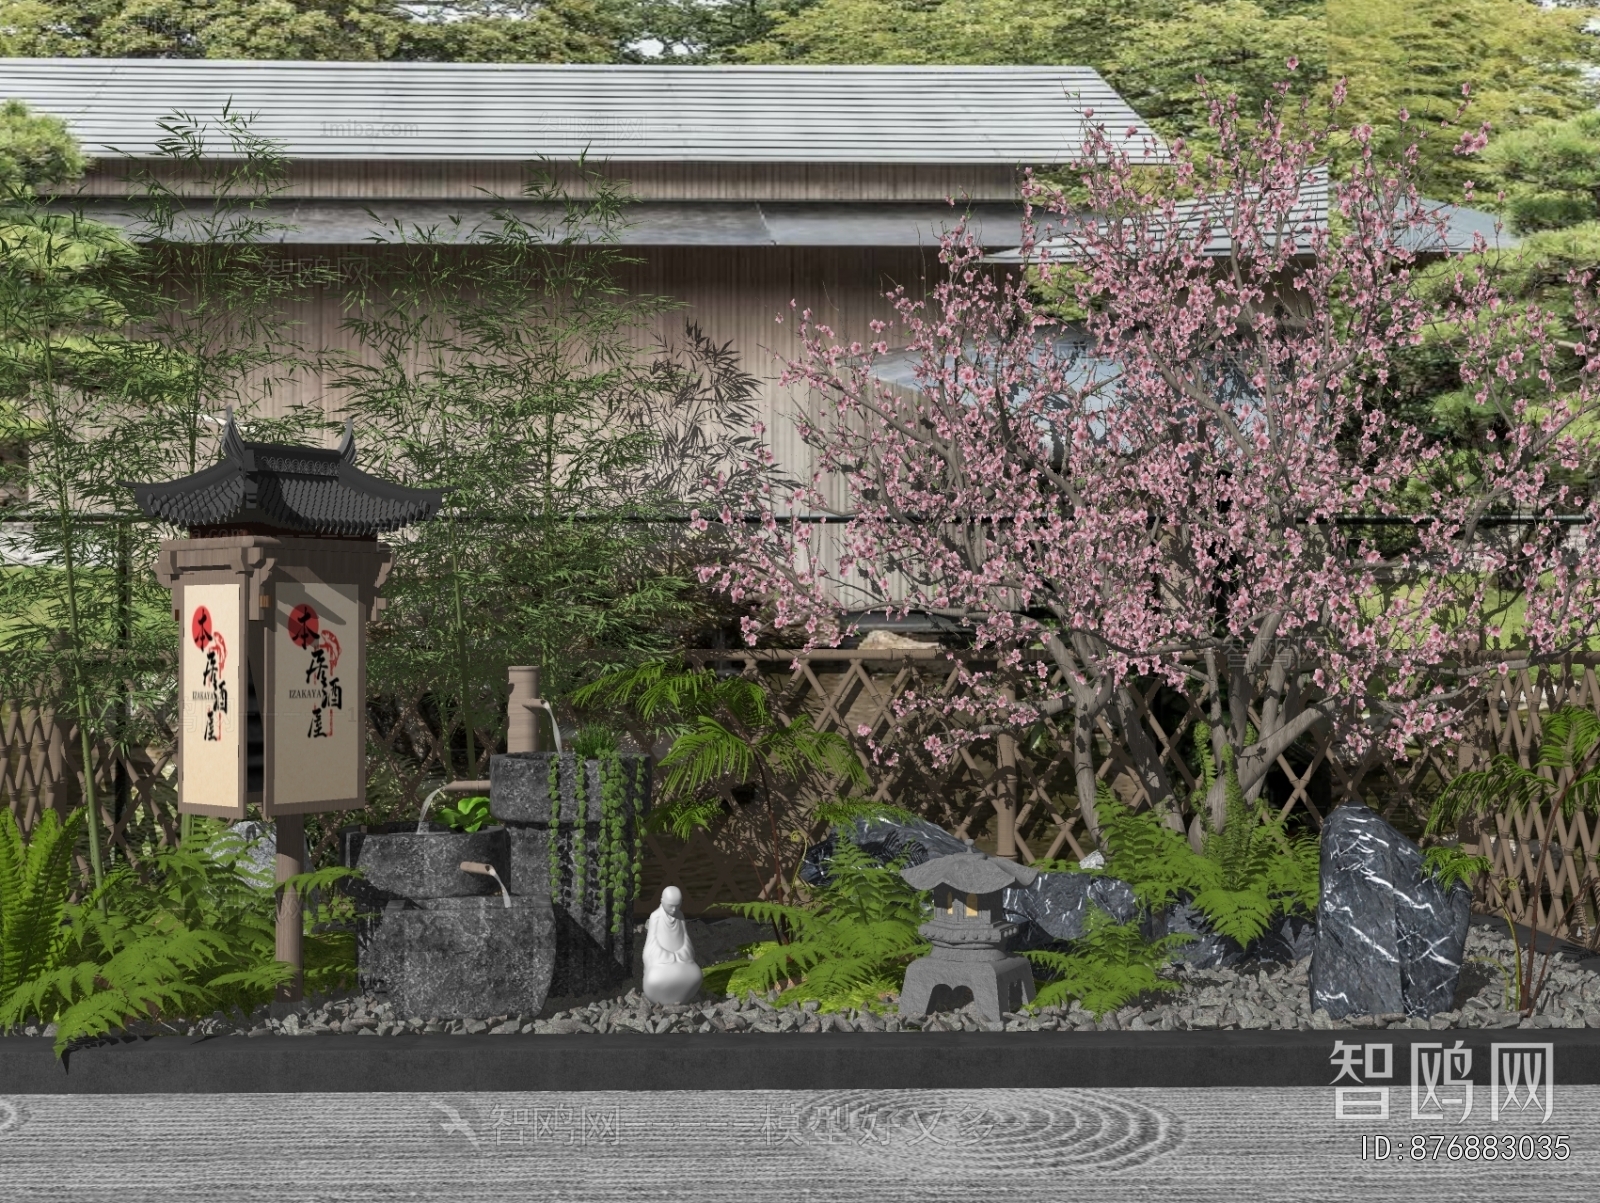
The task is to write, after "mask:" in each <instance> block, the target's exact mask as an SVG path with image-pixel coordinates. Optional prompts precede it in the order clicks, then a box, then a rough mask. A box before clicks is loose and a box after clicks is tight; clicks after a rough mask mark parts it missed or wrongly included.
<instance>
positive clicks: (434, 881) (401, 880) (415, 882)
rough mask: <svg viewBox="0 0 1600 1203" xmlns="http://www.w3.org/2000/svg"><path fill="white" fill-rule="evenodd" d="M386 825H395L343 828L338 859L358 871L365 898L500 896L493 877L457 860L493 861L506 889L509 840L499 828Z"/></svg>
mask: <svg viewBox="0 0 1600 1203" xmlns="http://www.w3.org/2000/svg"><path fill="white" fill-rule="evenodd" d="M391 826H394V827H399V828H400V829H399V830H381V829H380V830H379V831H376V832H371V831H347V832H346V833H345V845H344V863H345V864H346V865H348V866H349V867H350V868H352V869H360V870H361V873H362V886H361V889H362V892H363V893H365V894H366V895H367V896H368V899H369V900H370V901H371V902H373V903H382V902H388V901H391V900H393V899H397V898H405V899H420V898H477V897H494V898H499V897H500V886H499V885H498V884H497V883H496V882H495V880H494V878H492V877H486V876H484V875H482V874H479V873H467V872H464V871H463V870H462V868H461V862H462V861H477V862H479V863H486V864H490V865H493V866H494V868H495V871H496V872H497V873H499V874H500V880H501V881H503V882H505V883H506V887H507V888H508V889H509V888H510V886H511V845H510V841H509V839H508V837H507V833H506V829H505V828H504V827H485V828H484V829H483V830H481V831H451V830H450V829H449V828H447V827H443V826H439V825H435V824H430V825H429V828H428V830H426V831H421V832H419V831H417V830H416V825H415V824H411V823H408V824H404V825H403V826H401V825H398V824H395V825H391Z"/></svg>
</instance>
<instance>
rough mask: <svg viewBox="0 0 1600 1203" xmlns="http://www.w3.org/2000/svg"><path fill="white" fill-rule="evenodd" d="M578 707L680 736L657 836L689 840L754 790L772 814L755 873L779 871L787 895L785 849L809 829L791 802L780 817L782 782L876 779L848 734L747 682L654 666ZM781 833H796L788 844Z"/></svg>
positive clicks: (592, 692)
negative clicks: (786, 711) (780, 713)
mask: <svg viewBox="0 0 1600 1203" xmlns="http://www.w3.org/2000/svg"><path fill="white" fill-rule="evenodd" d="M573 701H574V702H575V704H577V705H579V706H595V705H606V706H608V707H613V708H615V707H625V708H628V709H631V710H632V711H633V712H634V713H635V714H636V715H638V717H639V719H640V720H641V721H642V722H643V723H644V724H645V725H646V726H647V727H649V728H650V729H652V730H654V731H656V732H658V733H660V734H663V735H666V736H668V737H670V738H671V739H672V749H671V751H669V752H668V753H667V754H666V756H664V757H663V758H662V760H661V763H660V769H661V770H662V772H663V773H664V774H665V780H664V782H663V788H662V796H661V798H660V800H659V801H658V802H657V803H656V805H655V806H654V807H653V808H652V810H651V812H650V817H649V820H648V822H649V823H650V825H651V828H652V829H653V830H656V831H670V832H671V833H672V834H673V835H674V836H676V837H677V838H679V839H688V838H689V836H690V835H691V834H692V833H693V832H694V831H696V830H697V829H708V828H710V827H712V826H713V825H715V824H716V823H718V822H719V821H721V820H722V818H723V817H724V816H725V815H726V814H727V813H728V812H727V806H726V803H725V801H724V797H725V795H727V794H731V793H732V792H733V791H734V790H735V789H738V788H741V787H744V786H746V785H751V784H753V785H755V786H756V787H757V790H758V796H759V797H760V798H761V799H762V800H763V801H764V803H765V810H766V812H767V813H766V824H765V826H766V827H767V831H766V833H765V839H764V840H761V841H760V842H762V843H764V844H765V847H764V848H762V849H761V850H760V852H761V857H762V860H764V861H765V862H766V863H764V864H757V865H756V869H757V872H759V873H763V874H766V873H770V874H771V878H772V881H773V882H774V883H775V885H776V887H777V888H779V889H787V883H788V876H789V875H788V873H787V871H786V868H785V865H784V861H785V856H786V850H787V849H789V848H790V847H797V848H798V849H800V850H801V851H803V849H804V847H805V845H806V843H807V836H808V827H809V825H808V824H803V822H802V817H801V815H800V814H799V812H798V808H796V807H794V806H792V805H791V806H789V807H786V808H785V813H784V814H783V816H781V818H780V815H779V813H778V811H779V798H778V794H777V787H778V784H779V783H780V782H785V781H787V782H792V783H797V784H798V783H800V782H802V781H805V780H807V779H812V780H817V779H820V780H822V781H824V782H826V783H827V784H828V787H829V788H830V789H831V788H832V785H833V783H835V782H839V781H843V782H845V783H847V784H850V785H856V786H860V785H865V784H866V783H867V774H866V770H865V769H863V768H862V766H861V762H860V760H859V759H858V758H857V757H856V754H855V752H854V751H853V750H852V749H851V747H850V745H849V743H848V742H847V741H846V740H845V739H844V737H843V736H841V735H839V734H837V733H835V732H832V731H818V730H817V729H816V728H815V727H813V726H812V723H811V718H810V716H809V715H804V714H802V715H800V716H798V717H796V718H793V719H790V720H788V721H787V722H785V721H782V720H780V719H779V718H778V717H777V716H776V715H774V714H773V713H772V709H771V706H770V704H769V702H768V699H767V692H766V690H765V689H764V688H763V687H762V686H761V684H760V682H759V681H753V680H751V679H749V678H747V677H738V676H734V677H722V676H718V675H717V674H716V673H714V672H712V671H710V670H709V669H691V668H686V667H684V666H682V665H678V664H673V663H670V662H668V661H665V660H650V661H646V662H645V663H643V664H641V665H638V666H636V667H634V668H629V669H623V670H619V671H615V672H611V673H607V674H606V675H605V676H602V677H601V678H600V679H599V680H598V681H595V682H594V683H593V684H591V685H587V686H585V687H583V688H582V689H580V690H578V691H577V692H576V693H574V694H573ZM780 828H786V829H787V838H786V836H785V832H784V831H781V830H780ZM798 855H799V853H796V859H798Z"/></svg>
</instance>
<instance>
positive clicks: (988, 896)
mask: <svg viewBox="0 0 1600 1203" xmlns="http://www.w3.org/2000/svg"><path fill="white" fill-rule="evenodd" d="M1038 875H1039V874H1038V871H1037V870H1036V869H1030V868H1028V867H1027V866H1026V865H1019V864H1016V863H1015V862H1013V861H1009V860H1000V859H998V858H995V857H991V856H986V855H985V854H984V853H982V852H979V851H977V850H976V849H974V848H973V847H972V846H971V841H968V847H967V851H965V852H955V853H952V854H950V855H949V856H941V857H937V858H935V859H934V860H930V861H924V862H923V863H922V864H920V865H913V866H912V867H910V868H908V869H902V870H901V871H900V876H901V877H903V878H904V879H905V880H906V882H907V883H908V884H910V885H912V886H914V887H915V888H916V889H919V890H931V891H933V912H934V913H933V918H932V919H931V920H929V921H928V922H927V923H924V924H922V926H921V927H919V928H918V929H917V930H918V931H919V932H921V933H922V934H923V935H924V936H926V937H927V938H928V940H929V941H931V942H932V944H933V951H932V952H930V953H929V954H928V955H927V956H925V957H921V958H919V959H918V960H915V961H913V962H911V964H910V965H909V966H907V968H906V980H905V986H904V987H903V988H902V990H901V991H900V1013H901V1014H902V1015H905V1016H918V1015H925V1014H927V1011H928V1004H929V1001H930V1000H931V998H932V996H933V992H934V990H936V989H938V988H939V987H941V986H943V987H947V988H949V989H951V990H955V989H959V988H961V987H963V986H964V987H966V988H967V989H968V990H970V991H971V992H972V998H973V1001H975V1002H976V1003H977V1004H978V1009H979V1011H981V1012H982V1013H983V1015H984V1016H985V1018H987V1019H990V1020H993V1021H996V1022H998V1021H999V1019H1000V1015H1001V1013H1002V1012H1004V1011H1016V1010H1018V1009H1019V1008H1021V1007H1022V1006H1023V1005H1024V1004H1025V1003H1028V1002H1031V1001H1032V1000H1033V968H1032V966H1031V965H1029V964H1028V962H1027V960H1026V959H1025V958H1023V957H1017V956H1012V955H1010V954H1009V953H1008V952H1007V951H1006V949H1005V942H1006V939H1007V937H1009V936H1010V935H1011V933H1012V932H1013V931H1015V930H1016V928H1017V926H1018V925H1017V924H1015V923H1007V922H1005V921H1004V915H1005V911H1004V908H1003V906H1002V901H1001V900H1002V898H1003V897H1004V894H1005V891H1006V890H1008V889H1010V888H1012V887H1013V886H1026V885H1028V884H1030V883H1031V882H1032V881H1033V879H1034V878H1035V877H1037V876H1038Z"/></svg>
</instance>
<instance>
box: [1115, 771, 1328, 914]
mask: <svg viewBox="0 0 1600 1203" xmlns="http://www.w3.org/2000/svg"><path fill="white" fill-rule="evenodd" d="M1226 771H1227V780H1228V785H1227V789H1228V798H1227V821H1226V822H1225V824H1224V825H1223V827H1222V829H1221V830H1220V831H1208V832H1207V833H1206V836H1205V840H1204V842H1203V845H1202V851H1200V852H1196V851H1195V850H1194V848H1193V847H1191V846H1190V843H1189V841H1188V839H1187V838H1185V837H1184V836H1183V835H1182V834H1180V833H1178V832H1176V831H1173V830H1172V829H1171V828H1169V827H1167V826H1165V825H1164V824H1163V823H1162V822H1161V821H1160V818H1159V817H1158V816H1157V815H1156V814H1154V813H1153V812H1151V811H1140V812H1137V813H1135V812H1134V811H1131V810H1129V809H1128V808H1127V807H1125V806H1123V805H1122V804H1121V803H1120V802H1118V801H1117V800H1116V799H1115V798H1114V797H1112V796H1111V794H1110V792H1109V791H1107V792H1105V793H1103V794H1102V795H1101V800H1100V807H1099V809H1100V815H1101V824H1102V830H1103V831H1104V833H1105V845H1106V846H1107V847H1108V848H1109V853H1108V855H1107V861H1106V871H1107V872H1108V873H1111V874H1112V875H1114V876H1116V877H1119V878H1121V879H1122V880H1123V881H1126V882H1127V883H1128V884H1129V885H1130V886H1132V887H1133V891H1134V894H1135V896H1136V897H1137V898H1138V899H1139V901H1140V902H1141V903H1142V904H1143V905H1145V906H1147V907H1151V908H1152V909H1161V908H1165V907H1167V906H1170V905H1172V904H1173V903H1174V902H1177V901H1179V900H1180V899H1181V898H1184V897H1188V898H1190V899H1191V900H1192V901H1193V903H1194V906H1195V909H1197V910H1198V911H1199V912H1200V913H1201V914H1202V915H1204V916H1205V917H1206V919H1207V921H1208V922H1209V923H1210V924H1211V926H1212V928H1213V929H1214V930H1215V931H1216V932H1218V933H1219V934H1220V935H1224V936H1229V937H1231V938H1232V939H1234V940H1237V941H1238V942H1239V943H1240V944H1241V945H1248V944H1249V943H1250V942H1251V941H1252V940H1254V939H1255V938H1256V937H1257V936H1259V935H1260V934H1261V933H1262V932H1264V931H1265V930H1266V929H1267V926H1268V924H1270V923H1271V922H1272V919H1273V917H1274V916H1276V915H1280V914H1290V913H1295V912H1310V911H1313V910H1315V908H1316V905H1317V895H1318V888H1319V881H1318V874H1319V866H1318V850H1317V841H1316V840H1315V839H1313V838H1311V837H1308V836H1295V835H1291V834H1290V833H1289V831H1288V830H1287V826H1286V824H1285V822H1284V820H1282V819H1280V818H1277V817H1276V816H1272V815H1269V814H1267V813H1265V812H1264V810H1263V809H1262V808H1258V807H1253V806H1251V805H1250V803H1249V802H1247V801H1246V800H1245V797H1244V793H1243V791H1242V790H1240V788H1239V781H1238V777H1237V775H1236V774H1235V773H1234V771H1233V766H1232V764H1231V762H1230V763H1229V764H1228V765H1227V766H1226Z"/></svg>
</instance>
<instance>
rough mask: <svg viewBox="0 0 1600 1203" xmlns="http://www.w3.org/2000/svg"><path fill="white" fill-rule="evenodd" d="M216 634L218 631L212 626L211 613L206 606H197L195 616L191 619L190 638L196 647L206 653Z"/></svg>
mask: <svg viewBox="0 0 1600 1203" xmlns="http://www.w3.org/2000/svg"><path fill="white" fill-rule="evenodd" d="M214 634H216V631H215V629H214V628H213V627H212V625H211V611H210V610H208V609H206V608H205V607H204V606H196V607H195V608H194V616H193V617H192V618H190V619H189V636H190V638H192V639H193V640H194V645H195V647H197V648H199V649H200V650H201V651H205V650H206V647H207V645H208V644H210V642H211V637H212V636H213V635H214Z"/></svg>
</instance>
